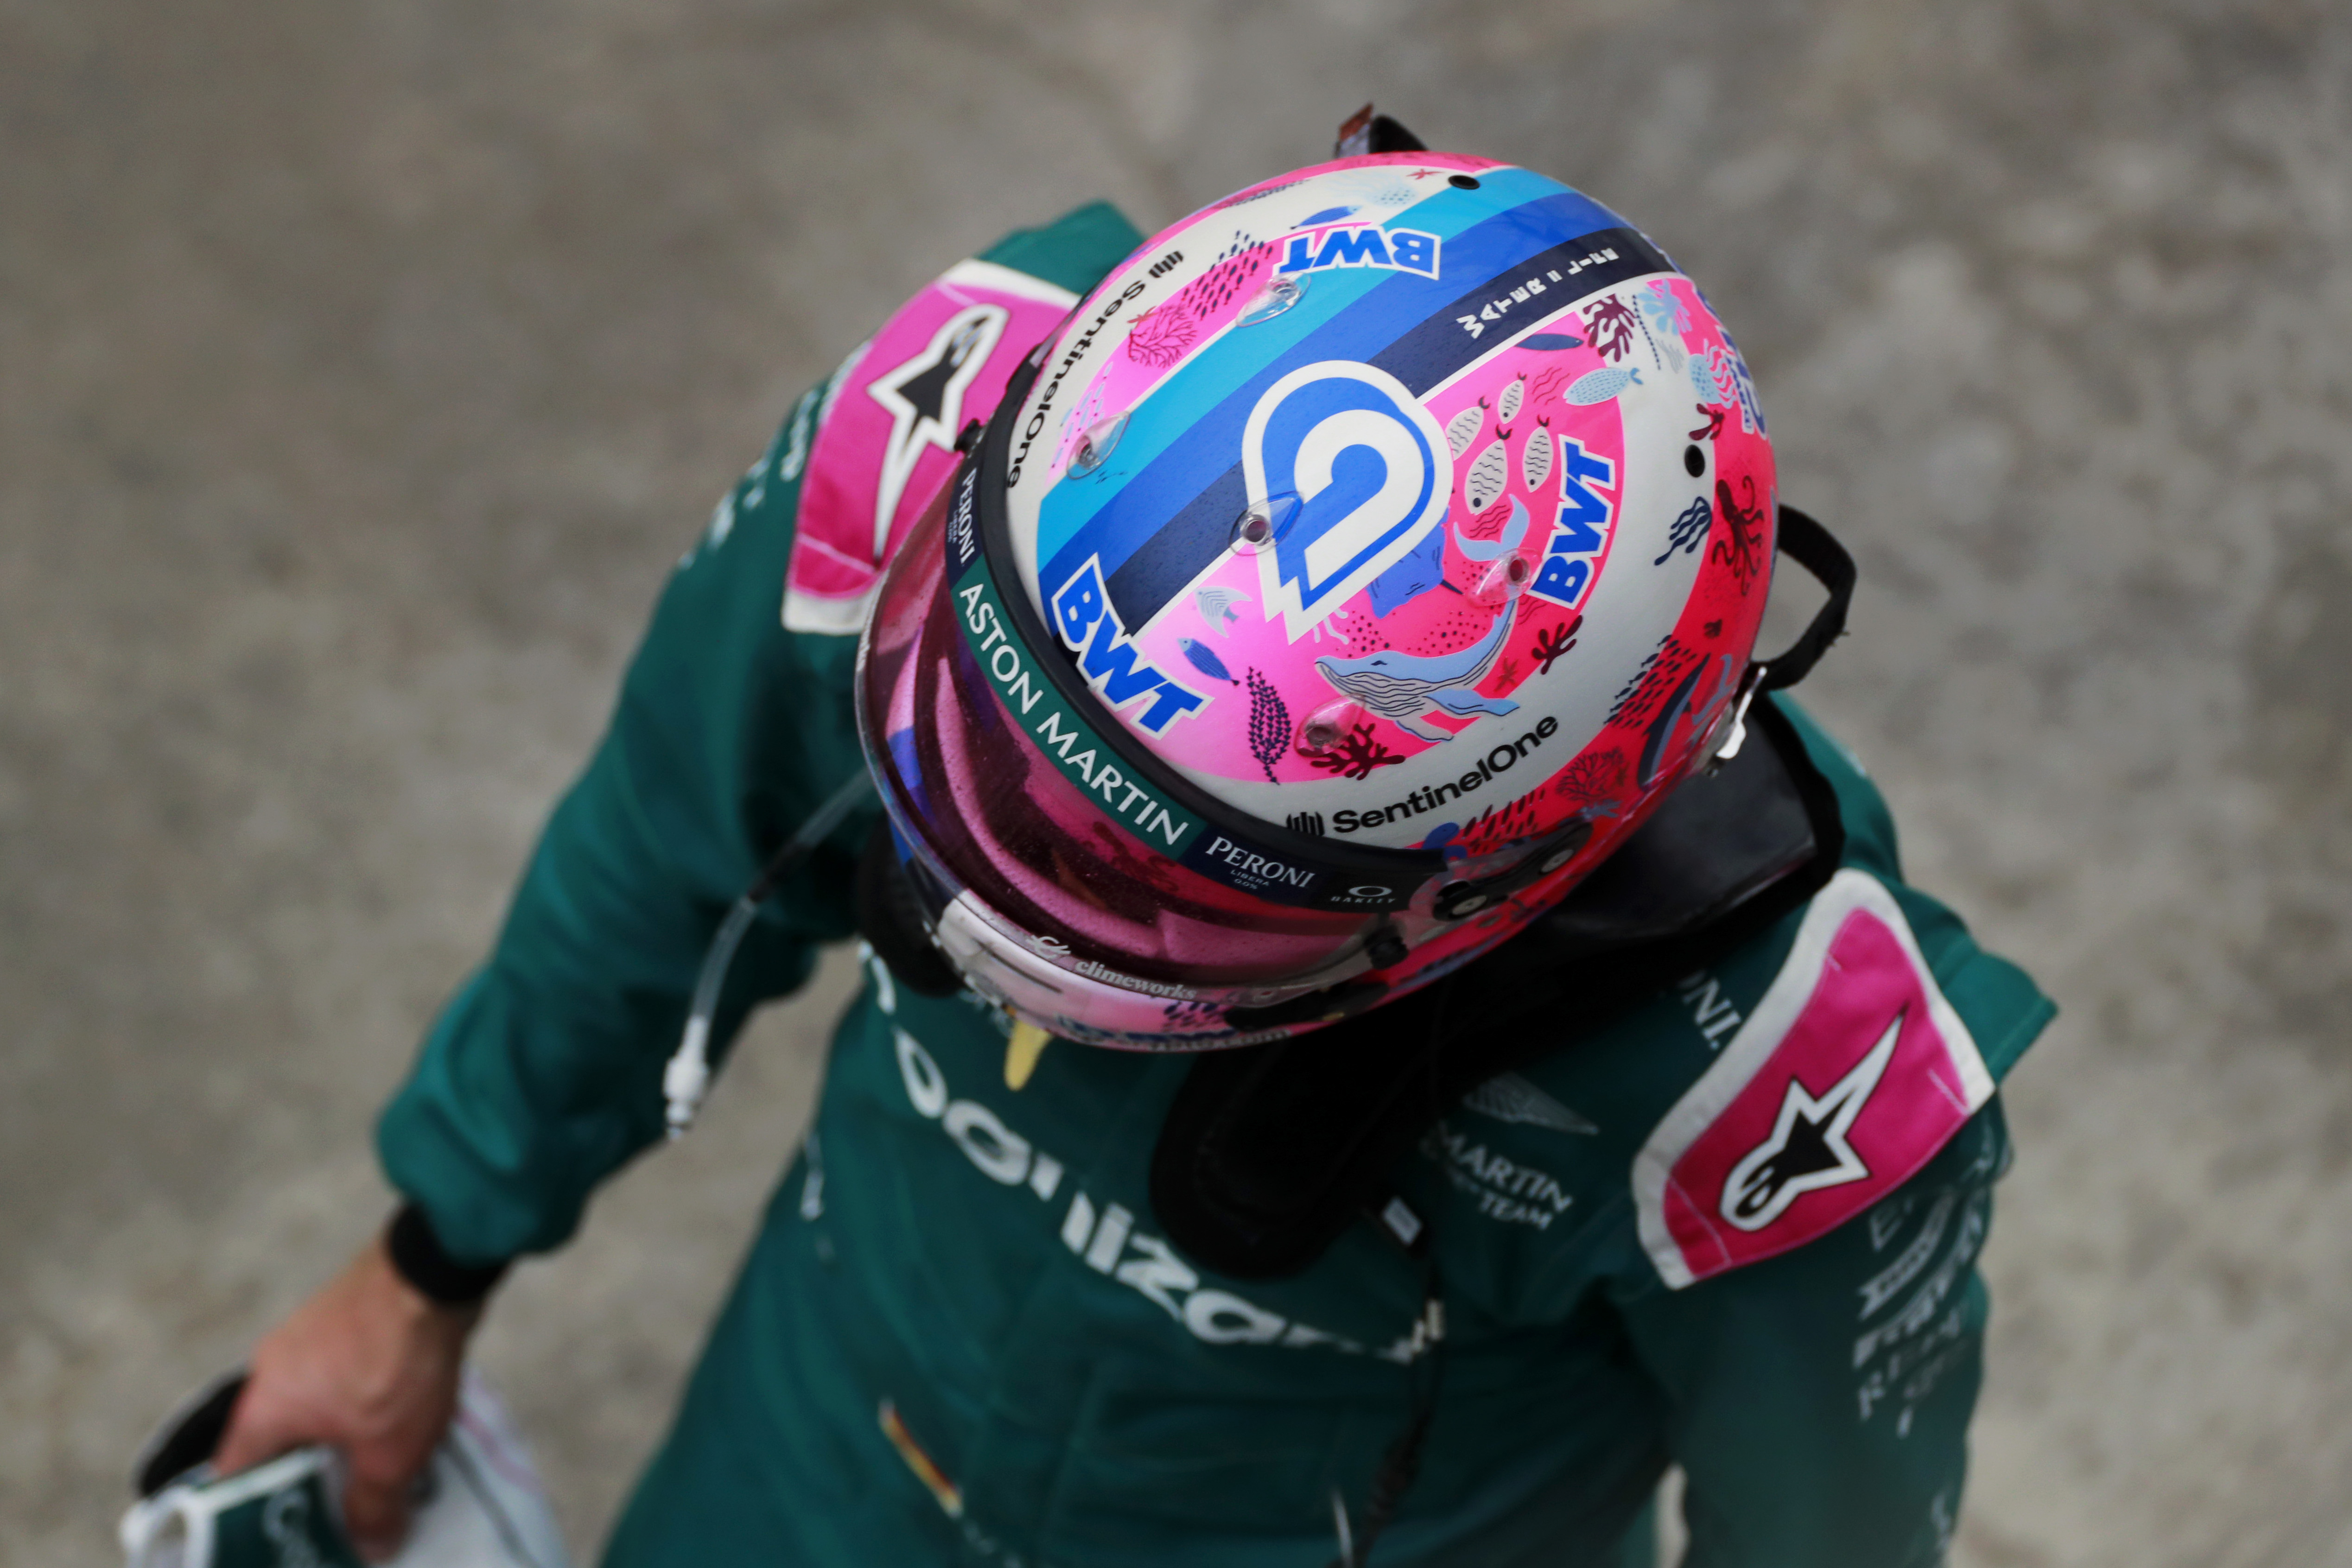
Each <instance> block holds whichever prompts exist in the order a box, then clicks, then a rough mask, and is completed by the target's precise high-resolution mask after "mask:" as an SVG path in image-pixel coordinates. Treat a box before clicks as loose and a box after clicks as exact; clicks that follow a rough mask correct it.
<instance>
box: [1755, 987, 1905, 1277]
mask: <svg viewBox="0 0 2352 1568" xmlns="http://www.w3.org/2000/svg"><path fill="white" fill-rule="evenodd" d="M1908 1011H1909V1009H1905V1010H1904V1011H1903V1012H1898V1013H1896V1014H1895V1021H1894V1022H1892V1023H1890V1024H1888V1025H1887V1026H1886V1032H1885V1034H1883V1035H1880V1036H1879V1037H1878V1043H1877V1044H1876V1045H1874V1046H1872V1047H1871V1048H1870V1051H1869V1053H1868V1054H1867V1055H1865V1056H1864V1058H1863V1059H1862V1060H1861V1061H1857V1062H1855V1063H1854V1065H1853V1071H1850V1072H1848V1073H1847V1074H1846V1075H1845V1076H1844V1077H1843V1078H1841V1079H1839V1080H1838V1081H1837V1082H1835V1083H1832V1084H1831V1085H1830V1086H1829V1088H1828V1089H1827V1090H1826V1091H1824V1092H1822V1094H1820V1095H1819V1096H1816V1095H1814V1094H1812V1093H1811V1092H1809V1091H1808V1090H1807V1089H1806V1088H1805V1086H1804V1084H1803V1082H1801V1081H1800V1080H1799V1079H1797V1078H1796V1077H1795V1076H1794V1075H1791V1076H1790V1079H1789V1088H1788V1092H1787V1093H1786V1095H1785V1096H1784V1097H1783V1098H1782V1099H1781V1101H1780V1116H1779V1117H1778V1118H1777V1119H1776V1120H1775V1121H1774V1122H1773V1124H1772V1135H1771V1136H1770V1137H1769V1138H1766V1139H1765V1140H1764V1141H1763V1142H1762V1143H1760V1144H1759V1145H1756V1147H1754V1148H1752V1149H1750V1150H1748V1153H1747V1154H1746V1155H1743V1156H1741V1158H1740V1161H1739V1163H1738V1165H1736V1166H1732V1167H1731V1175H1730V1176H1728V1177H1727V1178H1726V1180H1725V1181H1724V1184H1723V1203H1722V1214H1723V1218H1725V1219H1726V1220H1727V1221H1729V1222H1730V1223H1731V1224H1732V1225H1734V1226H1736V1227H1738V1228H1739V1229H1741V1230H1761V1229H1763V1228H1765V1227H1766V1226H1768V1225H1769V1224H1771V1223H1772V1222H1773V1221H1774V1220H1776V1219H1778V1218H1780V1216H1781V1215H1782V1214H1784V1213H1786V1212H1787V1211H1788V1207H1789V1206H1790V1204H1792V1203H1794V1202H1796V1201H1797V1199H1798V1198H1800V1197H1803V1196H1804V1195H1805V1194H1807V1193H1809V1192H1818V1191H1820V1190H1821V1189H1822V1187H1825V1186H1844V1185H1845V1184H1846V1183H1847V1182H1851V1181H1863V1180H1865V1179H1867V1178H1868V1177H1869V1176H1870V1167H1869V1166H1867V1165H1864V1163H1863V1159H1862V1156H1861V1155H1857V1154H1855V1153H1854V1151H1853V1145H1852V1144H1850V1143H1848V1142H1847V1141H1846V1134H1849V1133H1851V1132H1852V1131H1853V1124H1854V1120H1855V1118H1857V1117H1859V1116H1860V1115H1861V1114H1862V1113H1863V1108H1864V1106H1866V1105H1868V1104H1869V1103H1870V1096H1871V1092H1872V1091H1874V1090H1875V1089H1876V1088H1877V1087H1878V1081H1879V1079H1881V1078H1882V1077H1884V1076H1885V1073H1886V1064H1887V1062H1889V1061H1892V1060H1893V1059H1894V1056H1895V1042H1896V1041H1897V1040H1900V1039H1901V1038H1902V1036H1903V1020H1904V1019H1905V1018H1906V1016H1907V1015H1908Z"/></svg>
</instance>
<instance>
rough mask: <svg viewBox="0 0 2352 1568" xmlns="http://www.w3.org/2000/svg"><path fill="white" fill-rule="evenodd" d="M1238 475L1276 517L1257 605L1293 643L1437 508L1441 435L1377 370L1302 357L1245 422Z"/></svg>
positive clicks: (1435, 516) (1403, 545)
mask: <svg viewBox="0 0 2352 1568" xmlns="http://www.w3.org/2000/svg"><path fill="white" fill-rule="evenodd" d="M1242 477H1243V481H1244V484H1245V485H1246V486H1248V490H1249V495H1250V497H1251V498H1252V500H1253V502H1255V503H1264V504H1265V505H1266V506H1267V509H1268V510H1269V511H1270V512H1271V513H1272V514H1273V515H1274V516H1275V517H1276V518H1277V519H1278V520H1277V521H1276V524H1275V532H1274V539H1273V542H1272V548H1271V549H1261V550H1260V551H1259V552H1258V558H1257V566H1258V587H1259V590H1260V592H1261V595H1262V597H1261V599H1260V601H1259V602H1261V603H1263V604H1264V605H1265V607H1266V611H1267V614H1268V616H1269V617H1271V615H1272V613H1273V612H1274V611H1276V609H1279V610H1280V611H1281V612H1282V617H1283V622H1284V629H1285V630H1286V631H1287V632H1289V634H1290V640H1291V641H1292V642H1294V643H1296V642H1297V641H1298V639H1300V638H1301V637H1304V636H1305V635H1307V632H1310V631H1312V630H1314V628H1315V627H1316V625H1317V624H1318V623H1319V622H1321V621H1322V620H1323V619H1324V617H1326V616H1328V615H1329V614H1330V613H1331V612H1333V611H1334V610H1337V609H1339V607H1340V606H1341V605H1343V604H1345V603H1347V602H1348V601H1349V600H1350V599H1352V598H1354V597H1355V596H1356V595H1357V594H1358V593H1359V592H1360V591H1362V590H1363V589H1364V588H1365V587H1367V586H1368V585H1369V584H1370V582H1371V580H1372V579H1374V578H1376V577H1378V576H1380V574H1381V572H1383V571H1386V570H1388V569H1389V568H1390V567H1391V566H1394V565H1395V564H1396V563H1397V562H1398V561H1400V560H1402V559H1404V558H1405V557H1406V556H1407V555H1409V554H1411V553H1412V549H1413V547H1414V546H1415V545H1418V544H1419V543H1420V542H1421V541H1422V540H1423V538H1427V537H1428V535H1429V532H1430V530H1431V529H1433V528H1436V527H1437V525H1438V523H1439V522H1440V521H1441V520H1442V519H1443V518H1444V516H1445V503H1446V498H1447V497H1448V496H1449V494H1450V493H1451V492H1452V490H1453V487H1454V470H1453V460H1452V458H1451V456H1450V455H1448V453H1447V451H1446V446H1445V436H1444V433H1443V432H1441V431H1440V430H1439V429H1438V428H1437V421H1436V420H1434V419H1433V418H1431V417H1430V413H1429V411H1428V410H1427V409H1425V408H1423V407H1422V406H1421V403H1420V402H1419V400H1418V399H1416V398H1415V397H1414V396H1413V395H1412V392H1408V391H1406V390H1405V386H1404V383H1403V382H1400V381H1398V380H1397V379H1396V378H1395V377H1394V376H1392V375H1391V374H1389V373H1388V372H1387V371H1382V370H1377V369H1375V368H1373V367H1372V366H1370V365H1365V364H1359V363H1357V362H1356V361H1352V360H1325V361H1321V362H1320V363H1318V364H1312V365H1302V366H1300V367H1299V368H1298V369H1297V370H1295V371H1291V372H1290V373H1289V374H1288V375H1286V376H1285V377H1283V378H1282V379H1281V380H1280V381H1278V382H1275V383H1274V385H1272V386H1270V387H1268V388H1267V389H1266V391H1265V395H1264V396H1263V397H1261V398H1259V399H1258V400H1257V406H1256V407H1255V408H1254V409H1252V410H1250V416H1249V423H1247V424H1246V425H1244V427H1243V430H1242Z"/></svg>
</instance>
